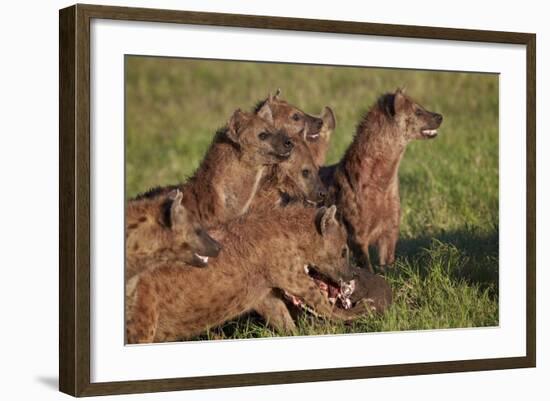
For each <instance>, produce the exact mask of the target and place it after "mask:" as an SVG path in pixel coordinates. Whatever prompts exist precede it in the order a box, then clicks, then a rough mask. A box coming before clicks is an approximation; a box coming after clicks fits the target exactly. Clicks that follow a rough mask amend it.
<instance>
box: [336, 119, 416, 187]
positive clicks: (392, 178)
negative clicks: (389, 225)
mask: <svg viewBox="0 0 550 401" xmlns="http://www.w3.org/2000/svg"><path fill="white" fill-rule="evenodd" d="M405 147H406V142H405V141H404V140H403V139H402V136H401V135H400V133H399V131H397V126H396V125H395V124H394V123H393V122H391V121H390V120H389V119H388V118H387V117H386V116H385V115H384V114H383V113H382V112H381V111H380V110H377V109H375V110H372V111H371V112H369V113H368V114H367V115H366V116H365V118H364V119H363V121H362V122H361V124H359V126H358V127H357V131H356V134H355V138H354V140H353V142H352V144H351V145H350V147H349V148H348V150H347V152H346V154H345V155H344V158H343V159H342V161H341V162H340V165H341V168H343V170H344V173H345V174H346V176H347V177H348V179H349V180H350V182H351V183H352V185H353V186H354V187H355V186H357V188H371V189H376V190H378V191H386V190H388V189H389V188H392V187H394V186H395V185H396V184H397V180H398V171H399V164H400V162H401V159H402V158H403V154H404V153H405Z"/></svg>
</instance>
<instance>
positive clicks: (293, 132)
mask: <svg viewBox="0 0 550 401" xmlns="http://www.w3.org/2000/svg"><path fill="white" fill-rule="evenodd" d="M266 105H268V106H269V107H270V109H271V111H272V115H273V124H274V125H275V127H276V128H280V129H284V130H285V132H286V133H288V135H289V136H290V137H291V138H292V139H294V140H297V139H302V140H303V141H305V142H306V143H307V145H308V146H309V148H310V150H311V152H312V155H313V160H314V161H315V164H317V165H318V166H321V165H323V164H324V163H325V158H326V153H327V150H328V145H329V142H330V136H331V133H332V131H333V130H334V127H335V126H336V118H335V117H334V113H333V112H332V110H331V108H330V107H328V106H326V107H325V108H324V110H323V113H322V114H321V116H320V117H315V116H312V115H310V114H307V113H305V112H303V111H302V110H300V109H299V108H297V107H296V106H293V105H291V104H290V103H288V102H287V101H285V100H283V99H281V90H280V89H278V90H277V92H276V93H275V95H271V94H269V95H268V97H267V98H266V99H264V100H262V101H260V102H259V103H258V104H257V105H256V108H255V111H256V112H259V111H260V110H261V109H262V108H263V107H264V106H266Z"/></svg>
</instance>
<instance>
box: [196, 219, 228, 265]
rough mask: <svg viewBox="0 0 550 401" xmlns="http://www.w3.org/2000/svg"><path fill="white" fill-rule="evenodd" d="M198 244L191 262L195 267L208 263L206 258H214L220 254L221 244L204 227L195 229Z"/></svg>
mask: <svg viewBox="0 0 550 401" xmlns="http://www.w3.org/2000/svg"><path fill="white" fill-rule="evenodd" d="M197 235H198V244H197V246H196V249H195V252H194V253H193V256H192V261H191V264H192V265H194V266H197V267H205V266H207V265H208V258H215V257H216V256H218V255H219V254H220V251H221V250H222V245H221V244H220V243H219V242H218V241H216V240H215V239H214V238H212V237H211V236H210V235H208V233H207V232H206V231H205V230H204V229H202V228H201V229H198V230H197Z"/></svg>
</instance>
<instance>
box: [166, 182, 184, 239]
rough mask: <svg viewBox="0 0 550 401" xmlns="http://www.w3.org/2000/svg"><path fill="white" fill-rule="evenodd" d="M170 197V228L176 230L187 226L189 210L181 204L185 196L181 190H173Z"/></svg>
mask: <svg viewBox="0 0 550 401" xmlns="http://www.w3.org/2000/svg"><path fill="white" fill-rule="evenodd" d="M168 196H169V197H170V199H171V200H172V204H171V205H170V228H171V229H172V230H174V229H175V228H179V227H182V226H184V225H186V224H187V222H188V216H187V209H186V208H185V206H183V204H182V203H181V201H182V199H183V194H182V192H181V191H180V190H179V189H175V190H173V191H172V192H170V194H169V195H168Z"/></svg>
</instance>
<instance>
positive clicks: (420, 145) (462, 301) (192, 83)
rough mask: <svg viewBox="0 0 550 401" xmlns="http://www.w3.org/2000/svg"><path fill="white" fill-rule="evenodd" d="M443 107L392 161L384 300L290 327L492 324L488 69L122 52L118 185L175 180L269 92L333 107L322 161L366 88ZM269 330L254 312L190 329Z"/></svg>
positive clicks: (492, 142) (363, 103)
mask: <svg viewBox="0 0 550 401" xmlns="http://www.w3.org/2000/svg"><path fill="white" fill-rule="evenodd" d="M400 86H406V88H407V92H408V93H409V94H410V95H412V96H413V97H415V98H416V99H418V100H419V101H420V103H422V104H423V105H424V106H426V108H428V109H429V110H433V111H437V112H439V113H441V114H443V116H444V122H443V125H442V127H441V129H440V130H439V132H440V135H439V136H438V137H437V138H436V139H435V140H431V141H417V142H414V143H411V144H410V145H409V147H408V149H407V152H406V154H405V157H404V159H403V162H402V164H401V168H400V172H399V175H400V190H401V200H402V223H401V235H400V242H399V245H398V249H397V257H398V258H397V262H396V266H395V268H394V269H393V270H391V271H390V272H388V273H387V275H386V277H387V279H388V280H389V282H390V284H391V285H392V288H393V291H394V298H395V299H394V301H395V303H394V305H393V306H392V307H391V308H390V310H389V311H388V313H386V314H385V315H384V316H381V317H365V318H363V319H361V320H358V321H356V322H354V323H353V324H352V325H339V324H333V323H330V324H329V323H328V322H326V321H322V320H320V319H314V318H312V317H311V316H307V315H301V316H299V317H298V327H299V332H300V334H304V335H306V334H333V333H348V332H370V331H395V330H419V329H438V328H457V327H480V326H495V325H498V205H499V203H498V193H499V190H498V167H499V166H498V76H496V75H490V74H469V73H468V74H466V73H450V72H430V71H408V70H395V69H392V70H389V69H373V68H349V67H346V68H342V67H318V66H301V65H284V64H265V63H240V62H215V61H198V60H181V59H167V58H146V57H128V58H127V61H126V102H127V103H126V193H127V196H133V195H135V194H137V193H139V192H143V191H145V190H146V189H148V188H149V187H152V186H156V185H166V184H173V183H177V182H181V181H183V180H185V178H186V177H187V176H189V175H190V174H192V172H193V171H194V170H195V168H196V167H197V165H198V164H199V162H200V161H201V159H202V157H203V155H204V152H205V151H206V149H207V147H208V145H209V144H210V141H211V138H212V135H213V133H214V132H215V130H216V129H217V128H218V127H220V126H222V125H223V124H224V123H225V122H226V121H227V119H228V118H229V116H230V115H231V113H232V112H233V111H234V110H235V109H236V108H242V109H245V110H248V109H250V108H251V107H252V106H253V105H254V103H255V102H256V101H257V100H259V99H262V98H265V96H266V95H267V93H268V92H269V91H274V90H275V89H276V88H281V89H282V90H283V97H284V98H285V99H287V100H288V101H289V102H291V103H293V104H295V105H298V106H299V107H300V108H302V109H304V110H305V111H306V112H309V113H312V114H319V113H320V112H321V110H322V107H323V106H324V105H329V106H331V107H332V108H333V110H334V111H335V113H336V117H337V127H336V130H335V132H334V134H333V138H332V142H331V148H330V152H329V155H328V162H329V163H333V162H336V161H338V160H339V158H340V157H341V155H342V153H343V152H344V150H345V149H346V147H347V146H348V145H349V143H350V141H351V139H352V136H353V134H354V129H355V125H356V124H357V122H358V121H359V118H360V117H361V115H362V114H363V113H364V112H365V111H366V110H367V109H368V108H369V106H370V105H371V104H372V103H374V102H375V101H376V99H377V97H378V96H379V95H380V94H382V93H384V92H388V91H392V90H394V89H395V88H397V87H400ZM272 335H275V333H273V332H272V331H271V330H270V329H268V328H266V327H265V325H264V324H263V322H262V321H261V320H260V319H258V317H256V316H254V315H250V316H244V317H242V318H240V319H237V320H235V321H233V322H229V323H227V324H225V325H224V326H223V327H221V328H213V329H212V330H210V331H209V332H208V333H206V334H205V335H204V336H201V337H200V338H217V339H219V338H250V337H264V336H272Z"/></svg>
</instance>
